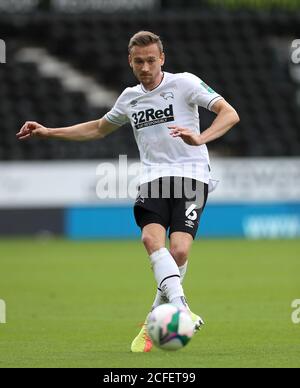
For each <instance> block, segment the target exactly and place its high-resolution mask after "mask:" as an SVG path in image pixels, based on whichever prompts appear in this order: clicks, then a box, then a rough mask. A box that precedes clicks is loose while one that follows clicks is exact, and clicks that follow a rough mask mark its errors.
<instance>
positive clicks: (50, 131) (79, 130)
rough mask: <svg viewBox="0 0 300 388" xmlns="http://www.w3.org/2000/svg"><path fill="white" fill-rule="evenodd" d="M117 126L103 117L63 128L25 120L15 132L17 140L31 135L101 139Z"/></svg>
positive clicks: (81, 139)
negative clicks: (48, 126) (49, 126)
mask: <svg viewBox="0 0 300 388" xmlns="http://www.w3.org/2000/svg"><path fill="white" fill-rule="evenodd" d="M117 128H118V126H116V125H114V124H112V123H110V122H109V121H107V120H106V119H105V118H102V119H100V120H95V121H89V122H87V123H82V124H78V125H73V126H71V127H65V128H47V127H44V126H43V125H41V124H39V123H36V122H35V121H27V122H26V123H25V124H24V125H23V127H22V128H21V130H20V131H19V132H18V133H17V138H18V139H19V140H26V139H29V138H31V137H39V138H44V139H49V138H54V139H63V140H73V141H86V140H96V139H102V138H104V137H105V136H107V135H109V134H110V133H111V132H113V131H115V130H116V129H117Z"/></svg>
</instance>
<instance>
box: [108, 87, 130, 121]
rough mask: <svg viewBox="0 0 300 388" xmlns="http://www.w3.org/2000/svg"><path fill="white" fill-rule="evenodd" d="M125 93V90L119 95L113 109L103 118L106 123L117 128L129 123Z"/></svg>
mask: <svg viewBox="0 0 300 388" xmlns="http://www.w3.org/2000/svg"><path fill="white" fill-rule="evenodd" d="M125 93H126V90H125V91H124V92H123V93H122V94H121V95H120V97H119V98H118V100H117V102H116V103H115V105H114V107H113V108H112V109H111V110H110V111H109V112H108V113H106V115H105V116H104V118H105V119H106V120H107V121H109V122H110V123H112V124H115V125H118V126H119V127H121V126H123V125H125V124H127V123H128V122H129V121H130V120H129V118H128V116H127V111H126V105H127V104H126V96H125Z"/></svg>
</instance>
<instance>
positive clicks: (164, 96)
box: [160, 92, 174, 100]
mask: <svg viewBox="0 0 300 388" xmlns="http://www.w3.org/2000/svg"><path fill="white" fill-rule="evenodd" d="M160 96H161V97H162V98H164V99H165V100H168V99H169V98H173V100H174V93H173V92H164V93H161V94H160Z"/></svg>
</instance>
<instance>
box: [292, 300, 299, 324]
mask: <svg viewBox="0 0 300 388" xmlns="http://www.w3.org/2000/svg"><path fill="white" fill-rule="evenodd" d="M292 309H294V310H295V311H293V313H292V322H293V323H294V324H295V325H298V324H299V323H300V299H296V300H294V301H293V302H292Z"/></svg>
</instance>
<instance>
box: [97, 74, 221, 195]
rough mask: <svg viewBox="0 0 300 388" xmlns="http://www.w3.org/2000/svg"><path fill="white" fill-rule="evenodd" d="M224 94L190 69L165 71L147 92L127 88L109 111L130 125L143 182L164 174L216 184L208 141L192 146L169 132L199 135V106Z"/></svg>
mask: <svg viewBox="0 0 300 388" xmlns="http://www.w3.org/2000/svg"><path fill="white" fill-rule="evenodd" d="M220 99H222V97H221V96H220V95H219V94H217V93H216V92H215V91H214V90H212V89H211V88H210V87H209V86H207V85H206V84H205V83H204V82H203V81H202V80H201V79H200V78H198V77H196V76H195V75H193V74H190V73H181V74H171V73H166V72H165V73H164V78H163V80H162V82H161V83H160V85H158V86H157V87H156V88H155V89H154V90H151V91H147V90H145V89H144V87H143V85H141V84H140V85H137V86H135V87H131V88H127V89H125V91H124V92H123V93H122V94H121V96H120V97H119V98H118V100H117V102H116V104H115V106H114V107H113V108H112V110H111V111H110V112H108V113H107V114H106V115H105V119H106V120H108V121H109V122H111V123H113V124H115V125H118V126H122V125H124V124H126V123H129V122H130V123H131V125H132V128H133V131H134V136H135V139H136V142H137V145H138V148H139V151H140V158H141V163H142V169H141V179H140V184H143V183H147V182H151V181H153V180H155V179H158V178H161V177H165V176H177V177H187V178H192V179H196V180H199V181H201V182H204V183H207V184H209V186H210V191H212V190H213V188H214V184H213V180H212V179H211V175H210V161H209V155H208V150H207V147H206V145H201V146H198V147H197V146H190V145H187V144H186V143H184V141H183V140H182V139H181V138H173V137H172V136H170V129H169V128H168V126H173V125H177V126H180V127H184V128H188V129H190V130H192V131H194V132H195V133H198V134H200V117H199V112H198V106H201V107H203V108H206V109H209V110H211V108H212V106H213V105H214V103H216V102H217V101H219V100H220Z"/></svg>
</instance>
